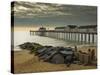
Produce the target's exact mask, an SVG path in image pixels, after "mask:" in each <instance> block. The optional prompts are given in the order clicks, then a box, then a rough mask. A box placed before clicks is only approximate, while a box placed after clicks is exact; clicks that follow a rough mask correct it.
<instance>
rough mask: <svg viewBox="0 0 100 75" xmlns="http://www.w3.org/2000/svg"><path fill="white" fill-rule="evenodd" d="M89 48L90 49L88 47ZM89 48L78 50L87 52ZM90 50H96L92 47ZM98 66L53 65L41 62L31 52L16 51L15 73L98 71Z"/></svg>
mask: <svg viewBox="0 0 100 75" xmlns="http://www.w3.org/2000/svg"><path fill="white" fill-rule="evenodd" d="M88 48H89V47H88ZM88 48H87V47H81V48H78V50H82V51H83V50H84V49H85V50H87V49H88ZM90 49H96V47H91V48H90ZM96 68H97V67H96V66H84V65H77V64H72V65H71V66H70V67H67V66H66V65H65V64H52V63H48V62H43V61H39V60H38V57H37V56H34V54H29V51H27V50H23V51H14V73H29V72H30V73H31V72H48V71H68V70H83V69H96Z"/></svg>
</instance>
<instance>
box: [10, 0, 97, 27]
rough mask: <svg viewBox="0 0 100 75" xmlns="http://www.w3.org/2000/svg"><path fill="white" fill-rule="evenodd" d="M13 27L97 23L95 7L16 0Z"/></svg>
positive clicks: (13, 9) (13, 8) (13, 10)
mask: <svg viewBox="0 0 100 75" xmlns="http://www.w3.org/2000/svg"><path fill="white" fill-rule="evenodd" d="M12 12H14V25H15V27H35V28H36V27H40V26H45V27H57V26H67V25H94V24H97V7H96V6H80V5H67V4H65V5H62V4H50V3H37V2H34V3H33V2H23V1H16V2H15V3H14V7H12Z"/></svg>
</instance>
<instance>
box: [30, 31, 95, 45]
mask: <svg viewBox="0 0 100 75" xmlns="http://www.w3.org/2000/svg"><path fill="white" fill-rule="evenodd" d="M30 35H39V36H45V37H50V38H55V39H59V40H64V41H70V42H77V43H81V44H96V43H97V32H86V31H58V30H43V31H40V30H38V31H33V30H30Z"/></svg>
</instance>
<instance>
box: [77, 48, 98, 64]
mask: <svg viewBox="0 0 100 75" xmlns="http://www.w3.org/2000/svg"><path fill="white" fill-rule="evenodd" d="M77 58H78V60H79V64H83V65H96V64H97V61H96V59H95V58H96V57H95V51H94V49H93V50H91V49H88V52H87V53H86V52H82V51H81V50H79V51H77ZM94 62H95V63H94Z"/></svg>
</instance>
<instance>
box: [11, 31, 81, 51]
mask: <svg viewBox="0 0 100 75" xmlns="http://www.w3.org/2000/svg"><path fill="white" fill-rule="evenodd" d="M13 39H14V40H12V42H14V43H12V46H14V51H20V50H21V49H20V48H19V46H18V45H20V44H23V43H25V42H34V43H39V44H41V45H43V46H45V45H48V46H54V47H56V46H61V47H74V46H75V45H78V46H81V45H82V44H78V43H75V42H69V41H65V40H59V39H55V38H50V37H44V36H37V35H30V32H29V31H15V32H14V37H13Z"/></svg>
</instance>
